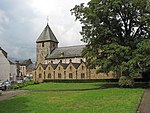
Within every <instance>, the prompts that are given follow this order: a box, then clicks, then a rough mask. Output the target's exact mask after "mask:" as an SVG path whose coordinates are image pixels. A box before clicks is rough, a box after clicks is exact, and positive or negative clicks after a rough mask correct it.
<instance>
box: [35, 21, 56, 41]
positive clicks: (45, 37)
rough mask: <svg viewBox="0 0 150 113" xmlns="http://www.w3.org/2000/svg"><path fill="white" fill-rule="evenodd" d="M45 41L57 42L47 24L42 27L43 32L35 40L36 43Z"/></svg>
mask: <svg viewBox="0 0 150 113" xmlns="http://www.w3.org/2000/svg"><path fill="white" fill-rule="evenodd" d="M46 41H53V42H57V43H58V40H57V39H56V37H55V35H54V33H53V32H52V30H51V28H50V27H49V25H48V24H47V26H46V27H45V28H44V30H43V32H42V33H41V34H40V36H39V38H38V39H37V40H36V42H37V43H38V42H46Z"/></svg>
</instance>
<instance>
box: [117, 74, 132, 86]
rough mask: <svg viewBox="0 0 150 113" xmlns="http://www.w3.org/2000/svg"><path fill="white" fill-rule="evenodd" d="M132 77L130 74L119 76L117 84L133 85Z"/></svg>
mask: <svg viewBox="0 0 150 113" xmlns="http://www.w3.org/2000/svg"><path fill="white" fill-rule="evenodd" d="M133 85H134V79H133V78H132V77H130V76H121V77H120V79H119V86H121V87H133Z"/></svg>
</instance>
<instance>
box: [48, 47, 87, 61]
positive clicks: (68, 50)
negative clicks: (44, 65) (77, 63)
mask: <svg viewBox="0 0 150 113" xmlns="http://www.w3.org/2000/svg"><path fill="white" fill-rule="evenodd" d="M84 47H85V45H78V46H68V47H59V48H56V49H54V50H53V51H52V53H51V54H48V55H47V57H46V59H61V58H73V57H81V52H82V50H83V48H84Z"/></svg>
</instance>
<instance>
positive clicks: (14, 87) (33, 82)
mask: <svg viewBox="0 0 150 113" xmlns="http://www.w3.org/2000/svg"><path fill="white" fill-rule="evenodd" d="M34 84H39V82H37V81H33V80H30V81H24V82H23V83H14V84H13V85H12V87H11V89H19V88H22V87H26V86H28V85H34Z"/></svg>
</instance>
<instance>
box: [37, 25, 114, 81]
mask: <svg viewBox="0 0 150 113" xmlns="http://www.w3.org/2000/svg"><path fill="white" fill-rule="evenodd" d="M58 43H59V42H58V40H57V38H56V37H55V35H54V33H53V32H52V30H51V28H50V27H49V25H48V24H47V25H46V27H45V28H44V30H43V31H42V33H41V34H40V36H39V37H38V39H37V40H36V69H35V80H36V81H39V82H42V81H43V80H57V79H65V80H69V79H70V80H72V79H112V78H116V77H115V75H114V74H113V73H111V72H110V73H109V74H104V73H99V74H96V69H88V68H87V67H86V59H85V58H83V57H82V56H81V52H82V50H83V49H84V47H85V45H77V46H66V47H59V46H58Z"/></svg>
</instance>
